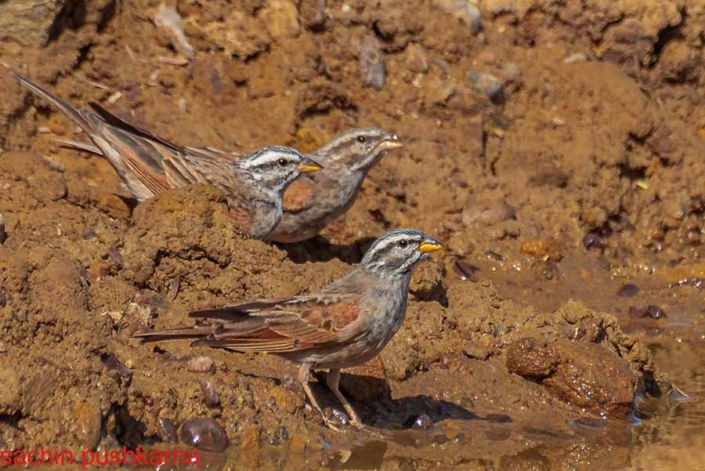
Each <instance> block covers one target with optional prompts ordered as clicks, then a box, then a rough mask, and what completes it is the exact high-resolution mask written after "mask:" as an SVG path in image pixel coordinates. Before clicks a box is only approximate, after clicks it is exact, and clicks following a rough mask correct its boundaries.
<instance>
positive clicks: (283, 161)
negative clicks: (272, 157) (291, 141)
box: [277, 158, 286, 167]
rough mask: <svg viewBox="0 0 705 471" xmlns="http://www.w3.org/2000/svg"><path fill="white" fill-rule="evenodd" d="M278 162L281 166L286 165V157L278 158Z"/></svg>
mask: <svg viewBox="0 0 705 471" xmlns="http://www.w3.org/2000/svg"><path fill="white" fill-rule="evenodd" d="M277 163H278V164H279V166H280V167H285V166H286V159H284V158H281V159H279V160H277Z"/></svg>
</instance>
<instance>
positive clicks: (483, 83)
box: [467, 71, 504, 102]
mask: <svg viewBox="0 0 705 471" xmlns="http://www.w3.org/2000/svg"><path fill="white" fill-rule="evenodd" d="M467 80H468V83H469V84H470V88H472V89H473V90H475V91H476V92H477V93H481V94H482V95H485V96H486V97H487V98H489V99H490V100H491V101H493V102H501V101H502V100H503V99H504V87H503V86H502V82H500V81H499V79H498V78H497V77H495V76H494V75H490V74H486V73H484V72H476V71H473V72H470V73H468V76H467Z"/></svg>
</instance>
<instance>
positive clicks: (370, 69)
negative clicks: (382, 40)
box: [360, 34, 386, 90]
mask: <svg viewBox="0 0 705 471" xmlns="http://www.w3.org/2000/svg"><path fill="white" fill-rule="evenodd" d="M360 77H361V79H362V83H363V84H364V85H366V86H368V87H372V88H374V89H376V90H381V89H382V88H383V87H384V81H385V79H386V72H385V69H384V52H382V47H381V46H380V44H379V40H378V39H377V36H375V35H374V34H368V35H367V36H365V37H364V38H362V43H361V44H360Z"/></svg>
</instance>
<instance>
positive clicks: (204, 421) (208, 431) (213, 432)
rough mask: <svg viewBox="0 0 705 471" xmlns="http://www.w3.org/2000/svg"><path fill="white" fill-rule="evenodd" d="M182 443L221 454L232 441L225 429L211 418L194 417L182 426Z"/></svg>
mask: <svg viewBox="0 0 705 471" xmlns="http://www.w3.org/2000/svg"><path fill="white" fill-rule="evenodd" d="M181 441H182V442H183V443H185V444H186V445H189V446H195V447H196V448H199V449H201V450H206V451H214V452H221V451H223V450H225V449H226V448H227V447H228V445H229V444H230V441H229V440H228V435H227V434H226V433H225V429H224V428H223V426H222V425H220V424H219V423H218V422H216V421H215V420H213V419H211V418H210V417H194V418H192V419H189V420H187V421H186V422H184V424H183V425H182V426H181Z"/></svg>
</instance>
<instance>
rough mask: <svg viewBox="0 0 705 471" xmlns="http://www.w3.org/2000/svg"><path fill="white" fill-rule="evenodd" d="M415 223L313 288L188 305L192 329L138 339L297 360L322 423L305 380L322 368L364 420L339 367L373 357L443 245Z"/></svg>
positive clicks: (355, 418) (354, 420)
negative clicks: (414, 278)
mask: <svg viewBox="0 0 705 471" xmlns="http://www.w3.org/2000/svg"><path fill="white" fill-rule="evenodd" d="M443 248H444V247H443V244H441V243H440V242H438V241H437V240H435V239H433V238H432V237H429V236H428V235H426V234H424V233H423V232H420V231H418V230H415V229H397V230H393V231H390V232H388V233H386V234H385V235H384V236H382V237H380V238H379V239H377V240H376V241H375V242H373V243H372V245H371V246H370V248H369V249H368V251H367V252H366V253H365V255H364V256H363V258H362V261H361V262H360V264H359V265H358V266H357V267H356V268H355V269H354V270H352V271H351V272H350V273H348V274H347V275H345V276H343V277H342V278H339V279H337V280H335V281H334V282H332V283H331V284H329V285H328V286H326V287H325V288H323V289H321V290H320V291H318V292H315V293H312V294H302V295H298V296H293V297H287V298H275V299H261V300H256V301H253V302H246V303H242V304H233V305H226V306H224V307H219V308H215V309H207V310H199V311H193V312H191V313H190V314H189V317H191V318H197V319H202V321H201V323H197V324H196V325H194V326H193V327H182V328H174V329H167V330H161V331H152V332H143V333H138V334H135V335H133V337H135V338H140V339H142V340H143V341H147V342H153V341H166V340H176V339H192V340H193V341H192V342H191V344H190V345H191V347H212V348H225V349H228V350H231V351H235V352H242V353H244V352H261V353H270V354H275V355H278V356H280V357H283V358H285V359H286V360H289V361H291V362H294V363H297V364H299V365H300V366H299V370H298V375H297V379H298V381H299V383H300V384H301V386H302V387H303V389H304V392H305V394H306V396H307V397H308V399H309V401H310V402H311V405H312V406H313V407H314V408H315V409H316V410H318V411H319V412H320V413H321V415H322V416H323V420H324V422H325V423H326V425H328V426H330V427H332V428H338V427H337V424H336V423H335V421H333V420H332V419H331V418H329V417H327V416H326V414H325V413H324V411H323V409H322V407H321V405H320V403H319V402H318V400H317V398H316V397H315V395H314V394H313V392H312V390H311V386H310V384H309V376H310V373H311V370H312V369H327V370H328V375H327V378H326V384H327V385H328V387H329V389H330V390H331V392H332V393H333V394H334V395H335V397H336V398H337V399H338V401H340V403H341V404H342V405H343V407H344V408H345V411H346V412H347V414H348V416H349V419H350V423H351V425H353V426H356V427H358V428H364V427H365V425H364V423H363V422H362V420H361V419H360V417H359V415H358V414H357V412H356V411H355V409H354V408H353V407H352V405H351V404H350V403H349V402H348V400H347V399H346V398H345V396H343V394H342V393H341V392H340V389H339V382H340V370H341V369H343V368H350V367H353V366H357V365H360V364H363V363H365V362H367V361H369V360H371V359H372V358H374V357H375V356H377V355H378V354H379V353H380V352H381V351H382V349H384V347H385V346H386V345H387V343H388V342H389V341H390V340H391V339H392V337H393V336H394V334H396V333H397V331H398V330H399V328H400V327H401V325H402V322H403V321H404V317H405V314H406V307H407V294H408V291H409V282H410V280H411V275H412V274H413V272H414V269H415V268H416V267H417V266H418V264H419V263H420V262H422V261H423V260H426V259H428V258H429V256H430V253H432V252H435V251H437V250H441V249H443Z"/></svg>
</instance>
